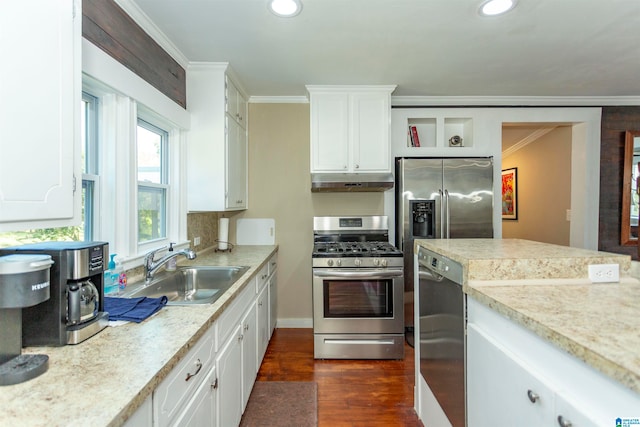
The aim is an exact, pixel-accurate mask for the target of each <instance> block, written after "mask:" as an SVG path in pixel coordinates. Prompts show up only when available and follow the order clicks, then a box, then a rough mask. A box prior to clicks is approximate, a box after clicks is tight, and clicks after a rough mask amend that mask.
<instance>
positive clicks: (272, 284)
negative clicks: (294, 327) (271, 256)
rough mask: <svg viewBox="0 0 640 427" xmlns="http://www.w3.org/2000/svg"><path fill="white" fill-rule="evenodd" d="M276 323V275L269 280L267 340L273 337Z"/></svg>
mask: <svg viewBox="0 0 640 427" xmlns="http://www.w3.org/2000/svg"><path fill="white" fill-rule="evenodd" d="M277 321H278V273H277V272H276V273H273V275H272V276H271V278H270V279H269V338H271V335H273V331H274V330H275V328H276V323H277Z"/></svg>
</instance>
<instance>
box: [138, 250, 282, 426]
mask: <svg viewBox="0 0 640 427" xmlns="http://www.w3.org/2000/svg"><path fill="white" fill-rule="evenodd" d="M271 259H272V260H274V259H275V255H274V257H272V258H271ZM273 265H274V266H275V264H273ZM267 272H268V267H266V265H265V268H263V269H262V270H260V271H259V273H258V275H257V277H255V278H254V279H252V280H255V282H254V281H252V282H251V283H248V284H247V285H246V286H245V288H244V289H243V290H242V291H241V292H240V293H239V294H238V295H237V296H236V297H235V299H234V300H233V301H232V302H231V304H229V306H228V307H227V308H226V309H225V310H224V312H222V313H221V314H220V317H218V319H217V320H216V322H215V323H214V324H213V325H212V326H211V327H210V328H209V330H208V331H207V332H206V333H205V334H204V336H203V337H202V338H200V340H199V341H198V342H197V343H196V345H195V346H194V347H193V348H192V349H191V350H190V351H189V353H187V356H186V357H185V358H184V359H183V360H182V361H181V362H180V363H178V365H177V366H176V367H175V368H173V370H172V371H171V373H169V375H168V376H167V377H166V378H165V379H164V380H163V381H162V383H160V385H159V386H158V388H157V389H156V390H155V391H154V392H153V399H152V404H150V406H152V407H153V411H151V409H149V408H147V409H145V408H144V407H143V408H141V409H140V410H139V411H138V412H137V413H136V414H134V416H133V417H132V418H131V419H130V421H131V422H127V424H126V425H127V426H128V427H142V426H144V427H148V426H151V425H153V426H154V427H167V426H196V427H205V426H206V427H233V426H237V425H239V424H240V419H241V418H242V413H243V412H244V410H245V408H246V405H247V402H248V401H249V396H250V395H251V390H252V389H253V385H254V383H255V380H256V376H257V373H258V368H259V366H260V363H261V362H262V357H263V356H264V352H265V350H266V346H267V345H268V343H269V338H270V333H269V330H270V328H271V326H272V324H271V321H270V317H269V313H270V311H269V310H270V305H269V298H268V295H269V291H270V290H271V288H270V286H268V284H267V281H266V278H267ZM272 277H275V276H272ZM259 284H260V285H259ZM258 291H259V293H258ZM149 401H150V402H151V399H150V400H149ZM151 414H153V423H152V421H151Z"/></svg>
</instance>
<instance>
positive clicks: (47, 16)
mask: <svg viewBox="0 0 640 427" xmlns="http://www.w3.org/2000/svg"><path fill="white" fill-rule="evenodd" d="M81 22H82V13H81V3H80V1H74V0H60V1H51V0H33V1H28V2H22V1H10V2H3V3H2V4H1V5H0V55H2V57H3V58H4V59H5V60H6V63H5V64H4V66H3V67H2V68H1V69H0V231H12V230H18V229H27V228H41V227H59V226H66V225H77V223H78V222H79V221H80V217H81V215H80V212H81V208H80V202H81V197H80V194H81V188H82V176H81V165H80V126H79V123H80V120H79V118H80V103H81V99H82V97H81V74H80V73H81V72H80V67H81V62H80V41H81ZM76 190H77V191H76Z"/></svg>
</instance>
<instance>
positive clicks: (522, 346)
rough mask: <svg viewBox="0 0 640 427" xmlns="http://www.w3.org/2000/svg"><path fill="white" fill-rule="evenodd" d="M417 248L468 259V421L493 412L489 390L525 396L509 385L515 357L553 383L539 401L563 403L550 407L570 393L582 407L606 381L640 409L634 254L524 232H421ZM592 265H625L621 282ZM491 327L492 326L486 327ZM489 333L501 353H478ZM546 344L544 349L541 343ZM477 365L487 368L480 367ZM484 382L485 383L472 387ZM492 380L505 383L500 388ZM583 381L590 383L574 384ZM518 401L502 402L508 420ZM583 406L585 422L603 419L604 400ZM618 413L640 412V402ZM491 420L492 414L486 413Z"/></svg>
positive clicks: (639, 295)
mask: <svg viewBox="0 0 640 427" xmlns="http://www.w3.org/2000/svg"><path fill="white" fill-rule="evenodd" d="M419 246H420V247H424V248H426V249H428V250H430V251H433V252H435V253H437V254H440V255H444V256H445V257H447V258H449V259H451V260H453V261H455V262H457V263H459V264H461V265H462V267H463V279H462V286H463V292H464V293H465V295H466V302H467V309H468V324H467V328H466V330H467V333H466V337H467V340H466V341H467V342H466V346H467V347H466V348H467V355H466V356H467V365H468V367H467V369H468V371H471V372H467V374H468V376H467V389H466V390H467V407H468V414H469V415H468V416H469V420H468V421H469V426H473V425H482V422H479V421H478V418H477V417H476V414H477V413H479V412H481V413H482V414H489V415H491V411H492V407H491V402H490V399H487V400H484V399H485V398H484V397H482V393H484V396H487V395H490V394H491V393H493V392H495V393H498V392H500V391H503V390H504V391H505V393H507V391H508V393H507V395H514V394H518V393H515V392H513V390H512V389H510V388H509V387H510V386H511V384H508V382H509V381H510V378H511V377H515V376H517V375H516V374H515V373H513V374H512V375H510V374H509V373H508V372H509V371H508V366H509V363H511V362H512V361H513V360H515V362H513V365H514V366H518V369H520V370H522V371H523V372H526V373H527V374H530V373H531V371H533V372H535V373H536V375H537V374H540V375H539V376H540V377H542V378H543V380H542V381H540V383H543V384H545V387H548V388H549V389H551V390H552V393H550V395H551V396H552V397H551V398H544V399H541V400H539V401H537V402H540V401H542V402H546V403H544V405H548V402H549V401H553V402H555V403H554V405H555V406H554V405H551V406H554V407H553V408H550V409H549V411H553V410H556V409H558V408H566V407H567V405H566V404H565V400H567V399H568V400H569V401H573V400H576V399H577V400H582V402H580V403H581V404H582V406H583V407H584V404H585V402H589V399H590V398H591V396H590V394H593V393H592V392H596V391H598V390H593V389H594V388H601V389H607V387H611V390H613V391H612V393H615V396H616V398H618V397H619V399H618V400H619V401H624V402H632V403H637V406H635V407H636V408H640V334H639V333H638V330H640V318H639V317H638V315H637V313H638V311H639V310H640V282H638V280H637V279H635V278H632V277H631V276H630V275H629V271H630V268H631V260H630V257H629V256H626V255H618V254H611V253H604V252H597V251H589V250H584V249H578V248H569V247H563V246H558V245H549V244H544V243H539V242H532V241H526V240H519V239H486V240H485V239H451V240H420V241H417V242H416V250H417V249H418V247H419ZM590 264H618V265H619V269H620V281H619V282H618V283H595V284H594V283H591V281H590V280H589V278H588V265H590ZM487 330H490V333H485V332H486V331H487ZM478 337H480V338H478ZM518 337H523V338H522V339H519V338H518ZM484 338H487V339H486V340H485V341H486V342H487V343H491V344H495V345H496V346H497V347H496V348H499V350H495V351H494V353H491V351H487V352H486V354H490V355H491V356H487V357H486V358H484V356H479V355H478V354H477V353H478V352H481V351H480V350H484V347H481V346H479V345H478V343H481V344H482V343H483V342H484V341H482V339H484ZM485 347H486V346H485ZM538 347H545V349H544V351H538ZM546 347H548V348H546ZM473 352H476V353H473ZM499 357H503V359H504V360H503V359H500V360H501V361H500V362H496V364H497V366H496V370H495V372H493V374H495V375H493V376H492V377H488V376H486V375H488V372H490V369H491V366H490V364H491V363H492V360H498V358H499ZM479 358H480V361H479V362H478V359H479ZM545 358H546V360H545ZM566 361H569V362H566ZM565 363H569V365H566V366H565ZM534 365H535V366H534ZM532 366H533V367H532ZM561 366H562V368H560V367H561ZM530 367H532V368H531V369H528V368H530ZM474 369H475V370H476V371H475V372H480V375H475V373H474V372H473V370H474ZM514 372H515V371H514ZM569 373H573V376H572V375H571V374H569ZM578 376H579V377H580V378H577V377H578ZM536 378H537V377H536ZM549 378H551V380H549ZM585 378H587V379H585ZM537 379H539V378H537ZM583 379H584V380H583ZM476 380H478V382H480V383H481V384H480V385H478V387H477V388H474V384H473V382H474V381H476ZM416 381H419V378H418V376H417V377H416ZM527 381H529V380H527ZM525 383H527V384H529V383H534V381H533V380H531V381H529V382H526V381H525ZM417 384H418V382H417ZM487 384H492V386H491V387H493V385H494V384H497V385H496V387H495V391H494V389H493V388H490V387H488V386H487ZM540 388H542V386H540ZM580 388H582V389H583V390H578V391H576V389H580ZM607 390H608V389H607ZM480 391H482V392H481V393H478V392H480ZM526 393H527V390H524V391H523V392H522V397H524V398H523V399H522V400H523V401H525V402H524V403H523V405H525V404H526V405H528V406H530V407H533V406H535V405H531V402H530V401H529V400H528V399H526ZM479 394H480V395H481V397H480V399H479V400H480V401H481V403H480V405H481V409H477V410H476V408H478V402H477V401H474V400H475V399H476V397H478V395H479ZM596 394H597V393H596ZM567 395H568V396H569V397H568V398H567ZM500 398H501V399H502V396H501V397H500ZM518 398H520V395H519V394H518ZM505 399H506V398H505ZM534 400H535V399H534ZM510 403H511V402H508V401H507V400H504V399H502V400H501V401H500V402H499V404H498V405H496V408H495V409H496V412H497V411H502V412H501V413H500V416H501V417H502V418H501V419H502V420H505V419H508V418H504V417H505V416H506V415H505V414H506V413H508V412H509V410H508V409H507V410H505V408H517V405H518V403H517V402H516V403H514V404H513V405H510ZM601 404H602V402H601ZM544 405H543V406H544ZM612 405H614V403H612ZM569 406H571V405H569ZM578 406H580V405H578ZM628 406H629V405H627V406H624V407H628ZM524 410H529V409H528V408H527V407H524ZM474 411H475V412H474ZM513 411H515V412H514V419H518V417H520V418H519V419H527V417H532V418H530V419H531V420H533V419H535V417H536V416H537V415H536V414H533V415H532V414H528V413H525V412H520V413H517V411H518V409H513ZM579 412H580V411H576V412H574V413H575V414H577V415H575V416H573V421H574V425H580V423H579V422H576V421H577V420H580V419H579V416H580V414H579ZM582 412H587V413H588V415H589V416H587V417H585V418H586V423H585V424H584V425H597V424H589V420H591V421H593V420H602V419H603V418H602V416H601V414H599V413H598V408H589V407H587V409H586V411H582ZM540 413H542V412H540ZM613 415H614V414H606V417H607V418H606V420H607V422H609V421H610V424H611V425H615V422H614V419H615V417H614V416H613ZM615 415H616V416H620V417H623V418H624V417H625V416H626V417H638V415H640V413H638V411H637V410H636V412H635V413H618V414H615ZM558 416H559V415H558ZM494 419H495V418H494ZM489 420H491V417H490V416H489V417H488V418H487V419H483V421H484V422H489ZM540 422H541V423H542V422H543V421H540ZM558 422H559V421H558Z"/></svg>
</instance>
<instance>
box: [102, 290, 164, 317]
mask: <svg viewBox="0 0 640 427" xmlns="http://www.w3.org/2000/svg"><path fill="white" fill-rule="evenodd" d="M167 301H168V299H167V297H166V296H162V297H160V298H148V297H139V298H112V297H105V298H104V311H106V312H108V313H109V320H128V321H130V322H136V323H140V322H142V321H143V320H144V319H146V318H147V317H149V316H151V315H152V314H154V313H156V312H157V311H158V310H160V309H161V308H162V307H164V306H165V305H166V304H167Z"/></svg>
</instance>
